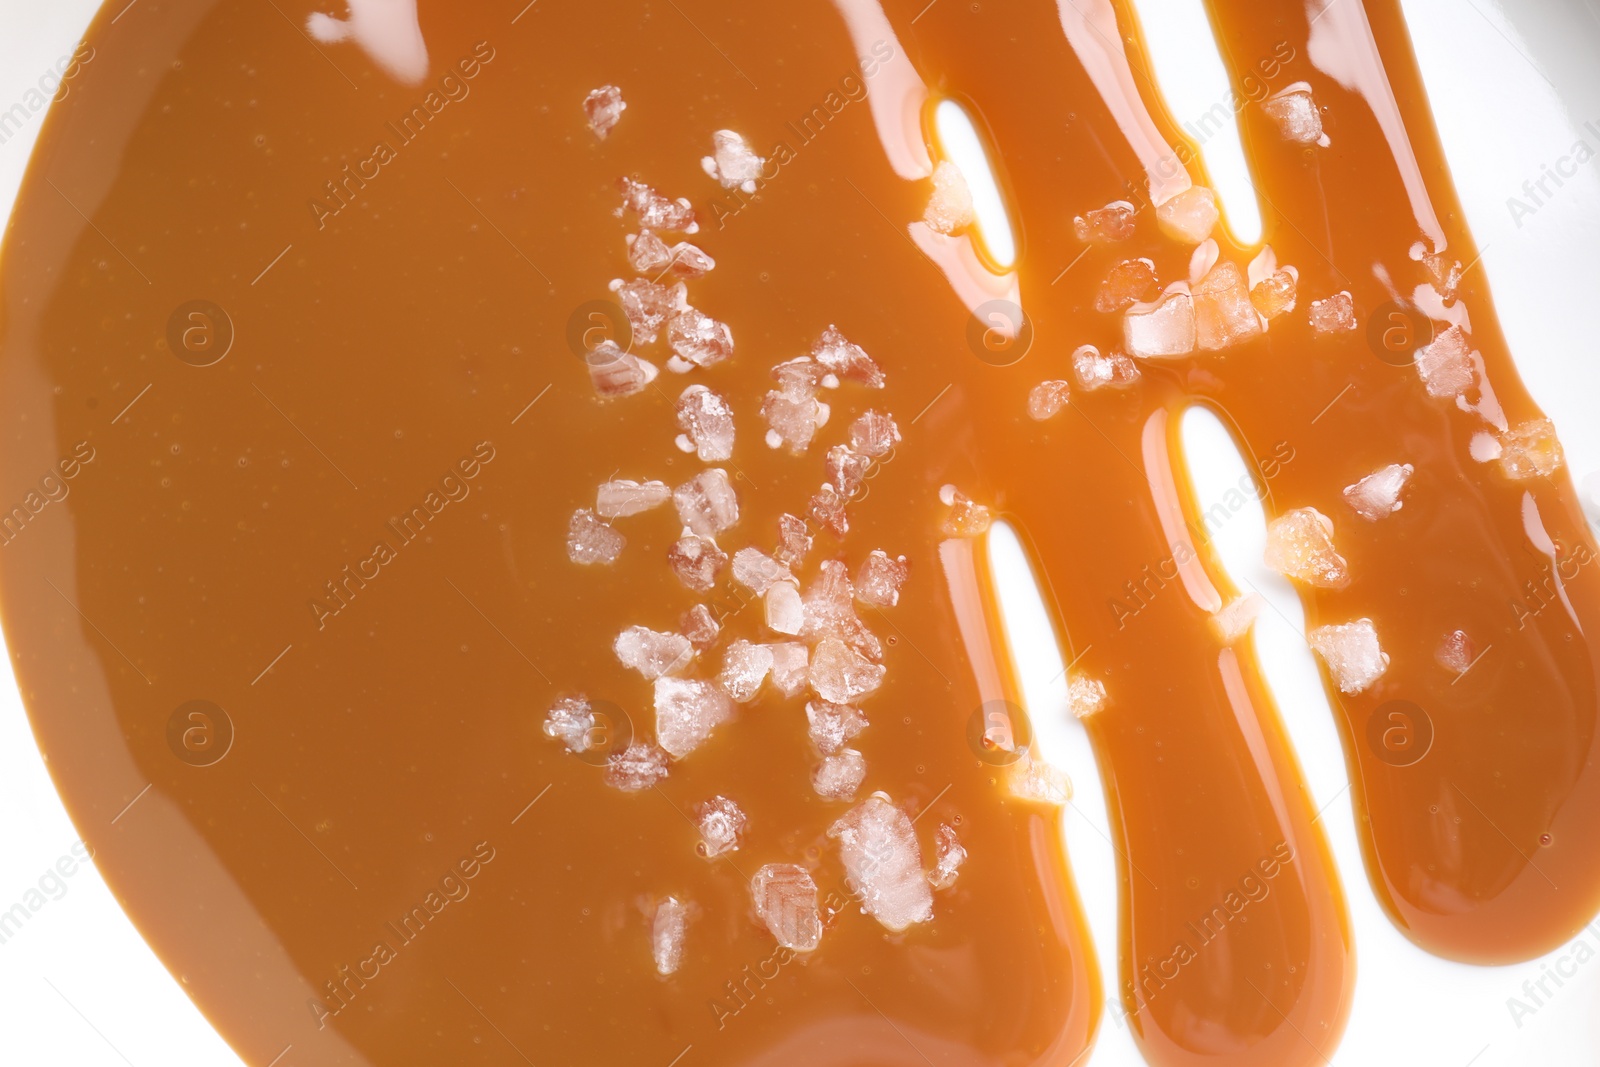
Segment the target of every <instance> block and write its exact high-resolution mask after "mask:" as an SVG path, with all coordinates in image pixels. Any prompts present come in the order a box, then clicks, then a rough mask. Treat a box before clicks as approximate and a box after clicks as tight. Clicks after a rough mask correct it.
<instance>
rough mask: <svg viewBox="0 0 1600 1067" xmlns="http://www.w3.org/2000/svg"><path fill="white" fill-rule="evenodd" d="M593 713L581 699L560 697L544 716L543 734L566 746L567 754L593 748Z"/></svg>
mask: <svg viewBox="0 0 1600 1067" xmlns="http://www.w3.org/2000/svg"><path fill="white" fill-rule="evenodd" d="M593 730H594V712H593V711H592V710H591V709H590V707H589V702H588V701H587V700H585V699H584V698H583V697H581V696H580V697H562V698H561V699H560V700H557V701H556V702H555V703H554V704H551V705H550V710H549V711H547V712H545V715H544V734H545V736H546V737H553V738H555V739H556V740H558V741H560V742H561V743H562V744H563V745H566V746H567V751H569V752H587V751H589V749H590V748H591V747H593V740H592V732H593Z"/></svg>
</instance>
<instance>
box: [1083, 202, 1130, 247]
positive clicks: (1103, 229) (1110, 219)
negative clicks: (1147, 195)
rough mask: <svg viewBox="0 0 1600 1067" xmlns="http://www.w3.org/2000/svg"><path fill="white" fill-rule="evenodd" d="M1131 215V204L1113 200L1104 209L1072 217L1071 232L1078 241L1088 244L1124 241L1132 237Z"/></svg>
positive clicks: (1100, 208)
mask: <svg viewBox="0 0 1600 1067" xmlns="http://www.w3.org/2000/svg"><path fill="white" fill-rule="evenodd" d="M1133 215H1134V210H1133V205H1132V204H1130V203H1128V202H1127V201H1126V200H1115V201H1113V202H1111V203H1109V204H1107V205H1106V206H1105V207H1099V208H1095V209H1094V210H1093V211H1086V212H1084V213H1083V214H1082V215H1075V216H1073V219H1072V232H1073V233H1075V234H1077V235H1078V240H1080V241H1084V242H1087V243H1089V244H1097V245H1105V244H1111V243H1113V242H1115V241H1126V240H1127V239H1128V238H1130V237H1132V236H1133Z"/></svg>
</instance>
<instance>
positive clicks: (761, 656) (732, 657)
mask: <svg viewBox="0 0 1600 1067" xmlns="http://www.w3.org/2000/svg"><path fill="white" fill-rule="evenodd" d="M771 670H772V650H771V649H770V648H768V647H767V646H766V645H752V644H751V643H750V642H749V641H746V640H744V639H743V638H740V639H739V640H737V641H735V642H734V643H733V644H731V645H729V646H728V650H727V651H726V652H724V653H723V655H722V673H720V674H718V675H717V684H718V685H720V686H722V688H723V691H724V692H726V693H727V694H728V695H729V696H730V697H732V698H733V699H734V700H735V701H737V702H738V703H740V704H744V703H746V702H748V701H751V700H754V699H755V695H756V693H758V692H760V690H761V683H762V682H764V681H766V680H767V673H768V672H769V671H771Z"/></svg>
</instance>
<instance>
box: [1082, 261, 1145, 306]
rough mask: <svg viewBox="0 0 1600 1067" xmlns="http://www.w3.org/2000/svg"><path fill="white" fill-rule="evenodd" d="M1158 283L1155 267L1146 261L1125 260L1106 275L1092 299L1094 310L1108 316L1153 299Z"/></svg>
mask: <svg viewBox="0 0 1600 1067" xmlns="http://www.w3.org/2000/svg"><path fill="white" fill-rule="evenodd" d="M1158 285H1159V283H1158V282H1157V279H1156V265H1155V264H1154V263H1152V262H1150V261H1149V260H1148V259H1125V260H1123V261H1122V262H1121V263H1118V264H1117V265H1116V266H1114V267H1112V268H1111V270H1110V271H1108V272H1107V273H1106V277H1105V281H1103V282H1101V283H1100V291H1099V292H1098V293H1096V294H1095V297H1094V309H1095V310H1096V311H1101V312H1105V313H1107V314H1110V313H1111V312H1113V311H1121V310H1122V309H1123V308H1126V307H1131V306H1132V305H1134V304H1138V303H1141V302H1143V301H1146V300H1150V299H1153V298H1154V297H1155V294H1156V290H1157V288H1158Z"/></svg>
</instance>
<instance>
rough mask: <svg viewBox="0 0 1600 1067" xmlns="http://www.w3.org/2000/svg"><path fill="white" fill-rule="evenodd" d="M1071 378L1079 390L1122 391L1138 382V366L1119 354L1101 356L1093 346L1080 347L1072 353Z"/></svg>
mask: <svg viewBox="0 0 1600 1067" xmlns="http://www.w3.org/2000/svg"><path fill="white" fill-rule="evenodd" d="M1072 376H1073V378H1075V379H1076V380H1077V382H1078V387H1079V388H1081V389H1085V390H1090V391H1093V390H1095V389H1106V388H1110V389H1123V388H1126V387H1127V386H1130V385H1132V384H1133V383H1134V382H1136V381H1138V380H1139V365H1138V364H1137V363H1135V362H1134V361H1133V360H1131V359H1129V358H1128V357H1127V356H1125V355H1123V354H1122V353H1121V352H1112V353H1110V354H1109V355H1104V356H1102V355H1101V354H1100V350H1099V349H1098V348H1096V347H1095V346H1094V345H1082V346H1080V347H1079V348H1078V349H1077V351H1075V352H1073V353H1072Z"/></svg>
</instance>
